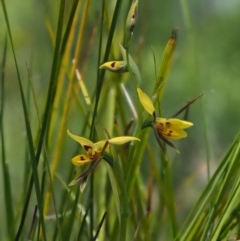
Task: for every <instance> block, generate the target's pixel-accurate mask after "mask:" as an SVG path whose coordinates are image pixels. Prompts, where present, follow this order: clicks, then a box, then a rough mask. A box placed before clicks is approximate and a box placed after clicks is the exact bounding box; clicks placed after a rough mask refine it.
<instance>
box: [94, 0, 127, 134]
mask: <svg viewBox="0 0 240 241" xmlns="http://www.w3.org/2000/svg"><path fill="white" fill-rule="evenodd" d="M122 2H123V1H122V0H117V2H116V5H115V10H114V13H113V18H112V22H111V27H110V30H109V33H108V39H107V44H106V49H105V53H104V57H103V61H102V62H103V63H105V62H107V61H108V56H109V53H110V49H111V44H112V39H113V34H114V31H115V29H116V24H117V19H118V15H119V12H120V10H121V4H122ZM104 6H105V0H103V3H102V19H101V30H100V38H99V53H98V63H97V85H96V101H95V106H94V111H93V117H92V124H91V131H90V139H93V138H92V137H93V135H94V123H95V118H96V116H97V108H98V103H99V98H100V94H101V89H102V85H103V81H104V76H105V70H104V69H102V70H101V72H100V70H99V66H100V65H101V64H100V59H101V50H102V34H103V20H104Z"/></svg>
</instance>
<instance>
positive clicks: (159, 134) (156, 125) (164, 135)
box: [137, 88, 195, 153]
mask: <svg viewBox="0 0 240 241" xmlns="http://www.w3.org/2000/svg"><path fill="white" fill-rule="evenodd" d="M137 93H138V97H139V100H140V102H141V104H142V106H143V108H144V109H145V110H146V111H147V112H148V113H149V114H150V115H152V116H153V121H150V122H149V121H147V122H145V123H144V125H143V127H149V126H151V127H153V129H154V134H155V136H156V139H157V141H158V143H159V145H160V147H161V149H162V150H163V152H164V153H165V149H164V146H163V145H162V143H161V140H162V141H164V142H165V143H166V144H168V145H169V146H171V147H172V148H174V149H175V150H176V151H178V150H177V149H176V148H175V146H174V145H173V144H172V143H171V142H170V141H169V140H168V139H172V140H178V139H182V138H185V137H187V133H186V132H185V131H184V129H187V128H189V127H191V126H192V125H193V123H191V122H188V121H184V120H180V119H176V118H169V119H166V118H156V113H155V108H154V105H153V103H152V101H151V99H150V98H149V96H148V95H147V94H145V93H144V92H143V91H142V90H141V89H140V88H137ZM193 101H195V99H194V100H193ZM193 101H192V102H193ZM184 108H185V107H184Z"/></svg>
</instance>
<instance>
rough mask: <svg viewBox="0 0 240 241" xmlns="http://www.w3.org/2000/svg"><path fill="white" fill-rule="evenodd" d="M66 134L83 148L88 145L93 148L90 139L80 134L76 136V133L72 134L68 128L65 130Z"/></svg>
mask: <svg viewBox="0 0 240 241" xmlns="http://www.w3.org/2000/svg"><path fill="white" fill-rule="evenodd" d="M67 133H68V135H69V136H70V137H71V138H72V139H73V140H75V141H77V142H78V143H79V144H80V145H81V146H82V147H83V148H84V149H85V150H86V148H85V146H89V147H91V148H92V149H94V147H95V146H94V143H93V142H91V141H90V140H88V139H86V138H84V137H81V136H76V135H73V134H72V133H71V132H70V131H69V130H68V131H67Z"/></svg>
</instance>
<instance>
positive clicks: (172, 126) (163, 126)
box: [155, 118, 193, 140]
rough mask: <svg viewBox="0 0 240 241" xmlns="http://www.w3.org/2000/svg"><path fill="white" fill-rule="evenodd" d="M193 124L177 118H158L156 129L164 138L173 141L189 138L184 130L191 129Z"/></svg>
mask: <svg viewBox="0 0 240 241" xmlns="http://www.w3.org/2000/svg"><path fill="white" fill-rule="evenodd" d="M192 125H193V123H191V122H188V121H183V120H179V119H175V118H170V119H165V118H156V121H155V127H156V130H157V133H161V135H163V136H164V137H166V138H168V139H172V140H178V139H181V138H185V137H187V133H186V132H185V131H184V130H183V129H187V128H189V127H191V126H192Z"/></svg>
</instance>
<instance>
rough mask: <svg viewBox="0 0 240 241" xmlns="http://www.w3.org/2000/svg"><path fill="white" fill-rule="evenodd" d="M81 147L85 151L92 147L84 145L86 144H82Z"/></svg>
mask: <svg viewBox="0 0 240 241" xmlns="http://www.w3.org/2000/svg"><path fill="white" fill-rule="evenodd" d="M83 147H84V149H85V151H88V149H89V148H92V147H91V146H86V145H84V146H83Z"/></svg>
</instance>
